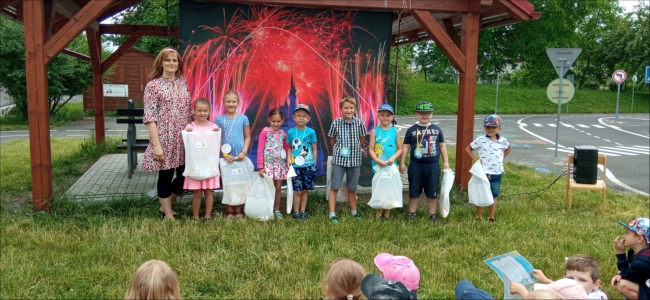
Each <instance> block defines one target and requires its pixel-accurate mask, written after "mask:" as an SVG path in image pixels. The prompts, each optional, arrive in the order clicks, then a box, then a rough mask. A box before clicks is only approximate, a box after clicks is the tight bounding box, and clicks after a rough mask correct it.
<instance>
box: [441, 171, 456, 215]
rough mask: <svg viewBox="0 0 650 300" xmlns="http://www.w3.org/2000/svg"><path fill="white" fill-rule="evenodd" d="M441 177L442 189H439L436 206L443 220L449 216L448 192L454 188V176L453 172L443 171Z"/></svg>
mask: <svg viewBox="0 0 650 300" xmlns="http://www.w3.org/2000/svg"><path fill="white" fill-rule="evenodd" d="M442 172H443V174H444V175H443V177H442V187H441V188H440V196H439V197H438V205H439V206H440V214H441V215H442V217H443V218H446V217H447V215H449V192H450V191H451V188H452V187H453V186H454V178H455V177H456V175H455V174H454V171H452V170H451V168H449V169H444V170H443V171H442Z"/></svg>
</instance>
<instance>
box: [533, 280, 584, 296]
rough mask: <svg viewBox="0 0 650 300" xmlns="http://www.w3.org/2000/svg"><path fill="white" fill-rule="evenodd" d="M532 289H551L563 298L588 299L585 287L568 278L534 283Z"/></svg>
mask: <svg viewBox="0 0 650 300" xmlns="http://www.w3.org/2000/svg"><path fill="white" fill-rule="evenodd" d="M534 289H535V290H551V291H554V292H557V293H558V294H560V295H562V297H564V298H565V299H589V295H588V294H587V291H586V290H585V288H584V287H583V286H582V285H581V284H580V283H579V282H577V281H575V280H573V279H569V278H562V279H560V280H557V281H554V282H551V283H549V284H535V288H534Z"/></svg>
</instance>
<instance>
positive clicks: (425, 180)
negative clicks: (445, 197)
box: [408, 163, 440, 199]
mask: <svg viewBox="0 0 650 300" xmlns="http://www.w3.org/2000/svg"><path fill="white" fill-rule="evenodd" d="M408 177H409V198H420V194H422V190H423V189H424V193H425V194H426V195H427V198H428V199H438V183H439V182H440V164H438V163H435V164H431V165H418V164H410V165H409V168H408Z"/></svg>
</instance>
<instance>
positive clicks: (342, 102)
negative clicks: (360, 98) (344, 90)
mask: <svg viewBox="0 0 650 300" xmlns="http://www.w3.org/2000/svg"><path fill="white" fill-rule="evenodd" d="M345 103H350V104H352V105H353V106H354V107H357V100H354V98H352V97H350V96H345V97H343V98H342V99H341V101H339V108H340V109H343V105H344V104H345Z"/></svg>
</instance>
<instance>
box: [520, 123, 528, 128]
mask: <svg viewBox="0 0 650 300" xmlns="http://www.w3.org/2000/svg"><path fill="white" fill-rule="evenodd" d="M519 126H523V127H526V126H528V124H526V123H521V124H519Z"/></svg>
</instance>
